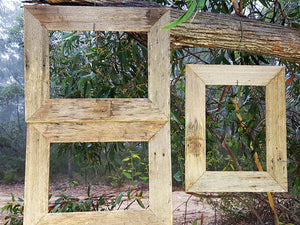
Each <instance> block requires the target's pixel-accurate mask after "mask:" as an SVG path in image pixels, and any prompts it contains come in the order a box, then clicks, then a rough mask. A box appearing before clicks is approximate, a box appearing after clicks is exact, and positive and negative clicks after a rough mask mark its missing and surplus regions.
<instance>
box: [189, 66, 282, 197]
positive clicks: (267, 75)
mask: <svg viewBox="0 0 300 225" xmlns="http://www.w3.org/2000/svg"><path fill="white" fill-rule="evenodd" d="M205 85H248V86H251V85H252V86H265V87H266V93H265V95H266V96H265V101H266V162H267V171H262V172H260V171H206V134H205V132H206V113H205V107H206V102H205ZM185 124H186V147H185V148H186V152H185V160H186V161H185V182H186V192H284V191H287V153H286V106H285V69H284V67H279V66H225V65H187V66H186V123H185Z"/></svg>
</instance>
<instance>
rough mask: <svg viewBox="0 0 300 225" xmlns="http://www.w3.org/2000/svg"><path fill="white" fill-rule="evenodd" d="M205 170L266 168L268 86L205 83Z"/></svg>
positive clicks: (252, 169)
mask: <svg viewBox="0 0 300 225" xmlns="http://www.w3.org/2000/svg"><path fill="white" fill-rule="evenodd" d="M205 101H206V121H207V123H206V170H207V171H238V170H242V171H258V167H257V164H256V162H255V160H257V159H258V161H257V163H259V164H260V165H261V166H262V168H263V170H264V171H266V138H265V137H266V135H265V131H266V120H265V88H264V87H262V86H236V85H225V86H221V85H207V86H206V100H205Z"/></svg>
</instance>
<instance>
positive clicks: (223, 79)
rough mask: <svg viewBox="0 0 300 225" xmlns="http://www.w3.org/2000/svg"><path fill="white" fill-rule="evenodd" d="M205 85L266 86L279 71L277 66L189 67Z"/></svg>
mask: <svg viewBox="0 0 300 225" xmlns="http://www.w3.org/2000/svg"><path fill="white" fill-rule="evenodd" d="M189 68H190V69H191V70H193V71H194V73H196V74H198V75H199V77H200V78H201V79H202V80H203V82H204V83H205V85H248V86H266V85H267V84H268V83H269V82H270V81H271V80H272V79H273V78H274V74H277V73H278V71H280V70H281V68H279V67H278V66H245V65H243V66H239V65H189Z"/></svg>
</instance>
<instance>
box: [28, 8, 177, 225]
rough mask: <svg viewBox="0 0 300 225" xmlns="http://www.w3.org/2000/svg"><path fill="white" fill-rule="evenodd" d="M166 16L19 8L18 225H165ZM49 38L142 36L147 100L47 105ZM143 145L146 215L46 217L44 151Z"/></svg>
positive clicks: (152, 11) (168, 215)
mask: <svg viewBox="0 0 300 225" xmlns="http://www.w3.org/2000/svg"><path fill="white" fill-rule="evenodd" d="M169 17H170V12H169V10H167V9H156V8H149V9H148V8H111V7H75V6H25V7H24V23H25V24H24V25H25V27H24V33H25V34H24V36H25V38H24V39H25V40H24V45H25V106H26V109H25V112H26V116H25V118H26V122H27V124H28V127H27V149H26V174H25V209H24V224H25V225H33V224H39V225H40V224H47V225H51V224H53V225H54V224H55V225H56V224H137V225H140V224H147V225H149V224H159V225H162V224H168V225H170V224H172V184H171V182H172V179H171V149H170V122H169V121H170V84H169V83H170V56H169V46H170V43H169V40H170V37H169V36H170V34H169V31H168V30H162V29H161V28H162V27H164V26H165V25H167V24H169V22H170V19H169ZM49 30H80V31H81V30H95V31H132V32H147V33H148V52H149V53H148V54H149V55H148V70H149V79H148V82H149V85H148V92H149V93H148V96H149V98H148V99H50V94H49V93H50V91H49V89H50V87H49V34H48V31H49ZM110 141H148V142H149V192H150V194H149V195H150V197H149V202H150V208H149V209H147V210H138V211H111V212H83V213H48V189H49V160H50V143H53V142H110Z"/></svg>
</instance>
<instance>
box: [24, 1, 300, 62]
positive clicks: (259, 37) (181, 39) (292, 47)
mask: <svg viewBox="0 0 300 225" xmlns="http://www.w3.org/2000/svg"><path fill="white" fill-rule="evenodd" d="M23 2H24V3H26V2H27V3H28V2H34V3H36V4H43V3H49V4H60V5H62V4H64V5H74V4H76V5H91V6H93V5H94V6H114V7H162V6H161V5H159V4H156V3H154V2H148V1H134V0H41V1H23ZM170 10H171V19H172V21H173V20H176V19H177V18H179V17H180V16H181V15H183V14H184V13H185V11H183V10H175V9H170ZM191 18H194V20H191V19H189V20H187V21H185V22H183V23H181V24H179V25H177V26H175V27H174V28H172V29H171V48H172V49H178V48H183V47H204V48H215V49H229V50H234V51H243V52H250V53H253V54H262V55H269V56H274V57H279V58H282V59H286V60H289V61H291V62H297V63H300V29H295V28H289V27H284V26H281V25H277V24H271V23H266V22H261V21H258V20H252V19H248V18H246V17H241V16H236V15H235V16H234V15H225V14H216V13H204V12H200V13H198V14H197V15H196V16H195V17H194V16H192V17H191ZM136 38H137V40H138V41H140V42H141V43H147V34H146V33H144V34H143V33H140V34H139V35H138V36H137V37H136Z"/></svg>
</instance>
